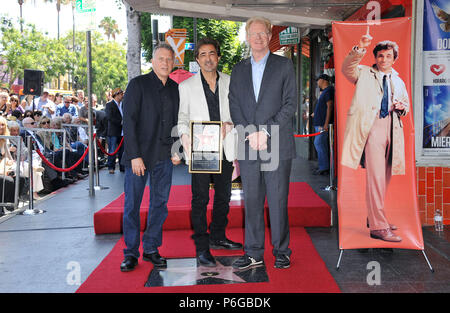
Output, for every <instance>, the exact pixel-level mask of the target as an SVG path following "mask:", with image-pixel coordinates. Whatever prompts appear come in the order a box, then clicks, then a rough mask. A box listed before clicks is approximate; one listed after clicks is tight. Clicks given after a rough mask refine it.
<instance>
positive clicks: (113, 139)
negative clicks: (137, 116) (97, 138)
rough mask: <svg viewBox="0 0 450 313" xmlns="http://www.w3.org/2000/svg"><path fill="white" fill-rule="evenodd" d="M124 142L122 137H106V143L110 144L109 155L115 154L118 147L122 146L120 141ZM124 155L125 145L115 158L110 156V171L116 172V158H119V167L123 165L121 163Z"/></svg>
mask: <svg viewBox="0 0 450 313" xmlns="http://www.w3.org/2000/svg"><path fill="white" fill-rule="evenodd" d="M121 140H122V137H121V136H107V137H106V143H107V144H108V153H113V152H114V151H116V149H117V146H118V145H119V144H120V141H121ZM122 154H123V145H122V147H120V149H119V151H118V152H117V154H115V155H113V156H109V155H108V169H109V170H114V169H115V167H116V158H119V165H120V166H122V165H121V163H120V161H121V160H122Z"/></svg>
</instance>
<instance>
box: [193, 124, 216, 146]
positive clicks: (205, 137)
mask: <svg viewBox="0 0 450 313" xmlns="http://www.w3.org/2000/svg"><path fill="white" fill-rule="evenodd" d="M200 127H203V131H201V132H200V131H195V132H194V136H195V138H194V149H193V150H194V151H218V150H219V141H218V139H219V134H220V127H219V126H217V125H204V126H200Z"/></svg>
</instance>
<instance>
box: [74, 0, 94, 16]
mask: <svg viewBox="0 0 450 313" xmlns="http://www.w3.org/2000/svg"><path fill="white" fill-rule="evenodd" d="M95 1H96V0H77V1H76V3H75V8H76V10H77V13H86V12H95Z"/></svg>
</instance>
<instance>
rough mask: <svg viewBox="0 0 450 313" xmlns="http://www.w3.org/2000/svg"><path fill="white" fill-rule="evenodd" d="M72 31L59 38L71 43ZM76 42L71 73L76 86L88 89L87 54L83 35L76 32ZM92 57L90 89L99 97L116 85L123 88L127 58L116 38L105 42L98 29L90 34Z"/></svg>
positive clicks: (69, 44) (126, 80)
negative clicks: (74, 60) (74, 61)
mask: <svg viewBox="0 0 450 313" xmlns="http://www.w3.org/2000/svg"><path fill="white" fill-rule="evenodd" d="M72 37H73V36H72V32H69V33H67V35H66V36H65V37H64V38H62V39H61V40H62V41H63V42H65V43H66V44H67V46H71V45H72ZM75 42H76V46H78V48H77V49H76V51H75V59H76V63H75V66H74V74H73V75H74V76H76V77H77V78H78V82H77V85H76V89H83V90H84V91H87V60H86V59H87V57H86V34H85V33H84V32H75ZM91 56H92V92H93V93H95V94H96V95H97V97H98V99H99V101H100V99H103V100H106V99H105V98H104V95H105V91H107V90H108V89H113V88H116V87H121V88H122V89H125V87H126V85H127V82H128V78H127V60H126V51H125V48H124V47H123V46H122V45H120V44H119V43H117V42H115V41H105V40H104V39H103V37H102V35H101V34H100V33H99V32H93V33H92V34H91Z"/></svg>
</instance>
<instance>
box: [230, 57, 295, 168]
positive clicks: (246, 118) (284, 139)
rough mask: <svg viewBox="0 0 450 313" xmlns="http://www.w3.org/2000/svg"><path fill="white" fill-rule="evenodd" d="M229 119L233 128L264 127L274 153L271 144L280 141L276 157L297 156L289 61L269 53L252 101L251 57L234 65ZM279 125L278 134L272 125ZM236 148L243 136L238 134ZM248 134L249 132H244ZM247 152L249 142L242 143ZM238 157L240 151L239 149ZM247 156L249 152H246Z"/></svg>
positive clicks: (269, 148) (293, 76)
mask: <svg viewBox="0 0 450 313" xmlns="http://www.w3.org/2000/svg"><path fill="white" fill-rule="evenodd" d="M228 98H229V102H230V113H231V119H232V120H233V123H234V125H235V126H237V125H242V126H243V127H247V126H249V125H255V126H256V128H257V130H261V129H259V127H260V125H264V126H267V128H266V130H267V131H268V132H269V134H270V137H269V138H268V141H267V145H268V150H269V151H271V153H274V151H273V149H274V148H275V147H276V146H275V145H274V144H272V141H273V140H274V139H275V138H277V139H279V145H278V149H279V158H280V160H288V159H292V158H295V157H296V151H295V142H294V136H293V135H294V130H293V127H292V126H293V116H294V113H295V111H296V109H297V83H296V80H295V71H294V66H293V64H292V61H291V60H289V59H288V58H285V57H281V56H278V55H275V54H272V53H270V54H269V57H268V59H267V63H266V67H265V69H264V74H263V78H262V82H261V87H260V91H259V95H258V99H255V94H254V91H253V81H252V64H251V61H250V58H248V59H245V60H243V61H241V62H240V63H238V64H236V65H235V66H234V68H233V72H232V73H231V80H230V91H229V94H228ZM273 125H277V126H279V133H277V132H275V129H273V128H272V127H271V126H273ZM238 134H239V145H238V146H239V147H240V146H242V142H243V141H244V139H245V136H246V134H244V133H242V132H238ZM247 135H248V133H247ZM245 148H246V151H248V149H249V144H248V141H247V142H246V143H245ZM239 152H240V156H241V153H242V151H241V149H239ZM247 153H248V152H247Z"/></svg>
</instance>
